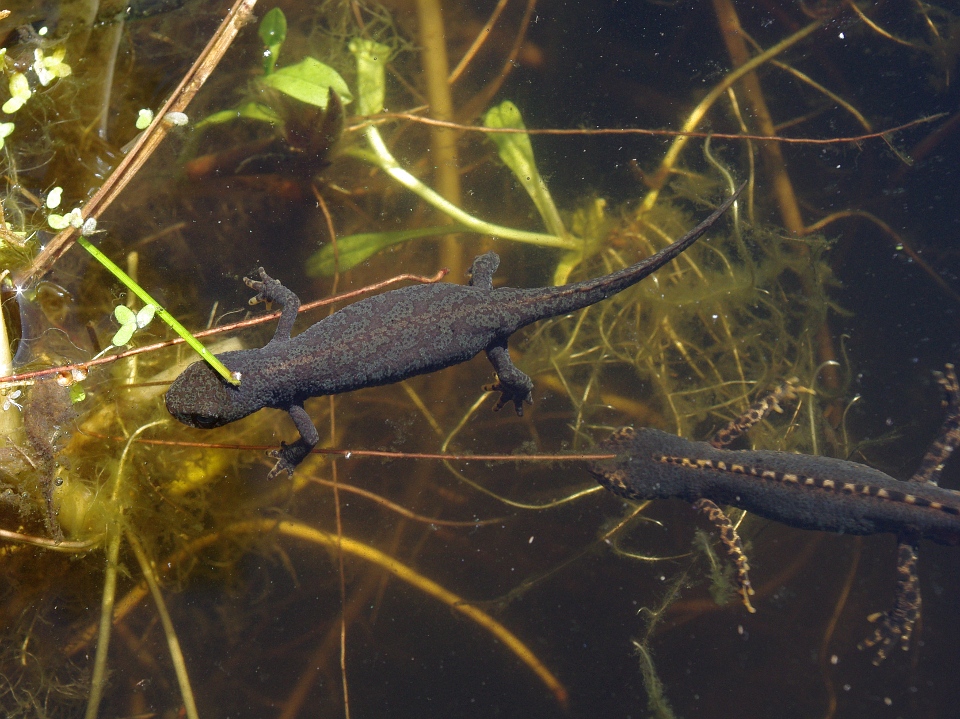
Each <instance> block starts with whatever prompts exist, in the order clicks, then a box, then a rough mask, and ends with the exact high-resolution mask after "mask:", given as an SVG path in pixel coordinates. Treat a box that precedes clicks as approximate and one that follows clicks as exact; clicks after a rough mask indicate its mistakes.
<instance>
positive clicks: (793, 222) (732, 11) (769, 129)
mask: <svg viewBox="0 0 960 719" xmlns="http://www.w3.org/2000/svg"><path fill="white" fill-rule="evenodd" d="M713 9H714V12H715V13H716V15H717V22H718V23H719V25H720V34H721V35H722V36H723V41H724V44H725V45H726V47H727V54H729V55H730V59H731V61H732V62H733V64H734V65H735V66H737V67H741V66H743V65H746V64H747V63H748V62H750V51H749V50H748V49H747V43H746V42H745V41H744V30H743V27H742V26H741V25H740V18H739V16H738V15H737V10H736V8H735V7H734V6H733V3H732V2H731V0H713ZM740 84H741V86H742V87H743V90H744V94H745V95H746V100H747V105H748V107H749V108H750V115H751V116H752V117H753V120H754V122H756V124H757V126H758V127H759V129H760V132H761V133H762V134H764V135H767V136H770V137H773V136H775V135H776V134H777V130H776V127H775V126H774V124H773V117H772V116H771V115H770V108H769V107H768V106H767V101H766V99H765V98H764V95H763V89H762V88H761V87H760V80H759V78H758V77H757V74H756V73H755V72H750V73H747V74H746V75H744V76H743V78H741V81H740ZM760 153H761V154H762V155H763V157H764V160H765V164H766V166H767V172H768V173H769V175H770V179H771V180H772V183H773V192H774V195H775V196H776V198H777V205H778V207H779V208H780V217H781V219H782V220H783V224H784V227H786V228H787V230H788V231H789V232H791V233H793V234H794V235H797V236H800V235H801V234H803V217H802V216H801V214H800V203H799V202H797V196H796V193H794V191H793V183H792V182H791V181H790V175H789V174H788V173H787V167H786V162H785V161H784V159H783V152H782V150H781V148H780V144H779V143H776V142H765V143H763V144H762V145H761V146H760Z"/></svg>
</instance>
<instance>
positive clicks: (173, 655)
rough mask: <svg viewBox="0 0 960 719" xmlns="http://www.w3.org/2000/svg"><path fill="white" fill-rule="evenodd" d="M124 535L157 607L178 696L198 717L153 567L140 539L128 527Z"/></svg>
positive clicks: (192, 717) (195, 718) (194, 718)
mask: <svg viewBox="0 0 960 719" xmlns="http://www.w3.org/2000/svg"><path fill="white" fill-rule="evenodd" d="M124 535H125V536H126V538H127V541H128V542H129V543H130V546H131V547H132V548H133V553H134V555H135V556H136V558H137V563H138V564H139V565H140V571H141V572H142V573H143V578H144V580H146V582H147V586H148V587H149V588H150V594H152V595H153V603H154V605H155V606H156V608H157V614H159V615H160V623H161V624H163V633H164V635H165V636H166V638H167V647H168V648H169V649H170V661H171V662H172V663H173V670H174V672H176V675H177V683H178V684H179V685H180V697H181V698H182V699H183V706H184V710H185V711H186V713H187V719H200V715H199V713H198V712H197V705H196V702H195V701H194V698H193V689H192V688H191V686H190V677H189V676H188V675H187V664H186V662H185V661H184V659H183V652H182V651H181V649H180V640H179V639H177V632H176V629H174V626H173V622H172V621H171V620H170V612H168V611H167V604H166V602H165V601H164V600H163V594H162V593H161V591H160V586H159V585H158V584H157V577H156V574H154V571H153V567H152V566H151V564H150V559H149V558H148V557H147V553H146V552H144V551H143V546H142V545H141V544H140V540H138V539H137V537H136V536H135V535H134V534H133V532H131V531H130V530H129V529H128V530H126V531H124Z"/></svg>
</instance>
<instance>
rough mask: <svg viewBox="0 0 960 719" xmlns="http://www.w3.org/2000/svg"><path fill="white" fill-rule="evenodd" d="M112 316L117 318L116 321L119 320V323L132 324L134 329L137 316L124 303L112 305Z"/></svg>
mask: <svg viewBox="0 0 960 719" xmlns="http://www.w3.org/2000/svg"><path fill="white" fill-rule="evenodd" d="M113 316H114V317H116V318H117V322H119V323H120V324H121V325H129V324H132V325H133V326H134V329H136V326H137V316H136V315H135V314H134V313H133V310H131V309H130V308H129V307H127V306H126V305H117V306H116V307H114V308H113ZM124 344H126V343H124Z"/></svg>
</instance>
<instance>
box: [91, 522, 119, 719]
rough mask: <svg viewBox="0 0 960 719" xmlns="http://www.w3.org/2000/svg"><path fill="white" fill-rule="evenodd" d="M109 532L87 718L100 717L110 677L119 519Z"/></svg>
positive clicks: (94, 718) (95, 718)
mask: <svg viewBox="0 0 960 719" xmlns="http://www.w3.org/2000/svg"><path fill="white" fill-rule="evenodd" d="M107 534H108V539H107V570H106V572H105V574H104V577H103V595H102V598H101V600H100V624H99V630H98V632H97V652H96V654H95V656H94V659H93V675H92V677H91V679H90V696H89V697H88V698H87V710H86V712H85V713H84V715H83V716H84V719H97V713H98V712H99V710H100V700H101V699H102V698H103V689H104V685H105V684H106V681H107V654H108V652H109V650H110V631H111V629H113V621H112V620H113V605H114V602H115V601H116V597H117V558H118V557H119V556H120V527H119V526H118V524H117V523H116V522H113V523H112V524H111V525H110V527H109V528H108V529H107Z"/></svg>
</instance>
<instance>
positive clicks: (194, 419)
mask: <svg viewBox="0 0 960 719" xmlns="http://www.w3.org/2000/svg"><path fill="white" fill-rule="evenodd" d="M188 419H189V421H188V422H184V424H187V425H190V426H191V427H197V428H198V429H213V428H214V427H219V426H220V424H221V422H220V418H219V417H210V416H208V415H205V414H191V415H188ZM181 421H182V420H181Z"/></svg>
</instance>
